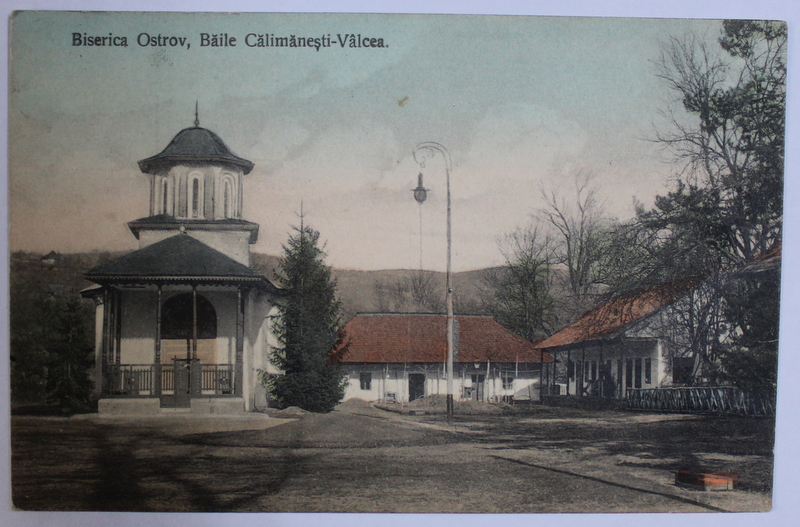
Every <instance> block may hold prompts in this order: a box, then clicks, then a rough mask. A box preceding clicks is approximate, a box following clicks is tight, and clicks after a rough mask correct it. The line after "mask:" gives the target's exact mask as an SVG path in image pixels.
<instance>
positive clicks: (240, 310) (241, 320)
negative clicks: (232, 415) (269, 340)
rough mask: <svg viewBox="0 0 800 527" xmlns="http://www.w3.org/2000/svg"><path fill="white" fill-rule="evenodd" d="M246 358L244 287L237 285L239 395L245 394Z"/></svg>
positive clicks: (236, 385) (236, 378) (235, 376)
mask: <svg viewBox="0 0 800 527" xmlns="http://www.w3.org/2000/svg"><path fill="white" fill-rule="evenodd" d="M243 358H244V305H243V303H242V288H241V286H237V287H236V359H235V364H234V373H233V379H234V388H233V393H234V394H236V395H237V396H240V397H241V396H243V395H244V394H243V393H242V388H243V387H244V379H243V377H244V365H243V364H242V361H243Z"/></svg>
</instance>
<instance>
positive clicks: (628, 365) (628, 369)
mask: <svg viewBox="0 0 800 527" xmlns="http://www.w3.org/2000/svg"><path fill="white" fill-rule="evenodd" d="M625 387H626V388H633V359H628V360H626V361H625Z"/></svg>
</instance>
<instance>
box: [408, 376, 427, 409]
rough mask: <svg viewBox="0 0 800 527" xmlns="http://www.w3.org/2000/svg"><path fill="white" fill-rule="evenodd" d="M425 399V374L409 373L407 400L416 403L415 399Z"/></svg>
mask: <svg viewBox="0 0 800 527" xmlns="http://www.w3.org/2000/svg"><path fill="white" fill-rule="evenodd" d="M421 397H425V374H423V373H409V374H408V400H409V402H411V401H416V400H417V399H419V398H421Z"/></svg>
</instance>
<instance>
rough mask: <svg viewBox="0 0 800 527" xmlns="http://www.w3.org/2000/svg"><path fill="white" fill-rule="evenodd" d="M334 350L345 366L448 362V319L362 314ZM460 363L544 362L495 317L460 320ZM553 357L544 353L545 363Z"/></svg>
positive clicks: (457, 320)
mask: <svg viewBox="0 0 800 527" xmlns="http://www.w3.org/2000/svg"><path fill="white" fill-rule="evenodd" d="M342 331H343V337H342V339H341V341H340V344H338V345H337V347H336V348H335V349H334V350H333V351H332V354H333V355H334V356H337V358H338V360H339V362H342V363H403V362H444V361H445V360H447V317H446V316H445V315H436V314H399V313H398V314H391V313H389V314H384V313H375V314H358V315H356V316H355V317H354V318H353V319H351V320H350V322H348V323H347V324H346V325H345V327H344V328H343V330H342ZM455 342H456V348H457V359H456V360H457V362H466V363H474V362H486V361H487V360H489V361H492V362H539V361H540V360H541V351H540V350H539V349H537V348H536V346H534V345H533V343H531V342H530V341H528V340H525V339H524V338H522V337H520V336H519V335H516V334H514V333H512V332H511V331H509V330H507V329H506V328H504V327H503V326H501V325H500V324H499V323H497V321H495V320H494V319H493V318H492V317H488V316H464V315H459V316H456V317H455ZM552 360H553V358H552V357H551V356H550V355H549V354H547V353H545V354H544V361H545V362H551V361H552Z"/></svg>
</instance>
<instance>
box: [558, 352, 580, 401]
mask: <svg viewBox="0 0 800 527" xmlns="http://www.w3.org/2000/svg"><path fill="white" fill-rule="evenodd" d="M571 352H572V350H571V349H567V393H566V395H569V369H570V368H572V372H573V375H574V373H575V365H574V364H572V360H571V359H572V353H571ZM553 358H555V355H554V356H553Z"/></svg>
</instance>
